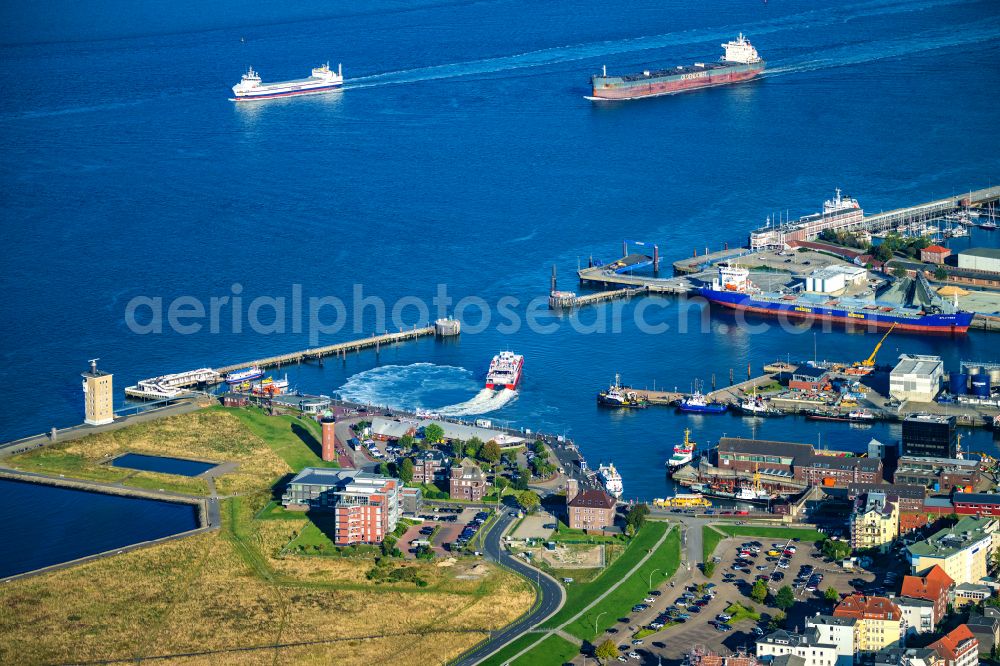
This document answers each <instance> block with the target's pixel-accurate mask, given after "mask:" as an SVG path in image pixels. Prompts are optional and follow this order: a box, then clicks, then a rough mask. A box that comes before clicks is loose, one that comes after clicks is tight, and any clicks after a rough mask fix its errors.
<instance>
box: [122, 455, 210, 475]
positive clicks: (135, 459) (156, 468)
mask: <svg viewBox="0 0 1000 666" xmlns="http://www.w3.org/2000/svg"><path fill="white" fill-rule="evenodd" d="M111 465H112V466H114V467H127V468H128V469H138V470H143V471H146V472H161V473H163V474H178V475H180V476H198V475H199V474H201V473H202V472H207V471H208V470H210V469H212V468H213V467H215V463H207V462H201V461H198V460H185V459H183V458H168V457H165V456H144V455H142V454H141V453H126V454H125V455H123V456H119V457H117V458H115V459H114V460H113V461H111Z"/></svg>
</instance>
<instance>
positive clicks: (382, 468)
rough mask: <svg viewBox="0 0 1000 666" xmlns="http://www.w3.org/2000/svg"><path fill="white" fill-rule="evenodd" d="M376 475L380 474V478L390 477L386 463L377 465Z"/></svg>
mask: <svg viewBox="0 0 1000 666" xmlns="http://www.w3.org/2000/svg"><path fill="white" fill-rule="evenodd" d="M378 473H379V474H381V475H382V476H392V475H391V474H390V473H389V465H387V464H386V463H379V466H378Z"/></svg>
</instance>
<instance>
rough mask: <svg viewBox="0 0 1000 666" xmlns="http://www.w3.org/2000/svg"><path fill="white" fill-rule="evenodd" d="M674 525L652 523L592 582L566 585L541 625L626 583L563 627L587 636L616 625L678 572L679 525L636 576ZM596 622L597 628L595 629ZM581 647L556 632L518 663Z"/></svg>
mask: <svg viewBox="0 0 1000 666" xmlns="http://www.w3.org/2000/svg"><path fill="white" fill-rule="evenodd" d="M668 529H670V526H669V525H668V524H667V523H663V522H647V524H646V525H645V526H644V527H643V529H642V530H641V531H640V532H639V534H638V535H637V536H636V537H635V538H633V539H632V540H631V541H630V542H629V545H628V547H627V548H626V549H625V552H623V553H622V554H621V555H620V556H619V557H618V558H617V559H616V560H615V561H614V563H612V564H611V565H610V566H609V567H607V568H606V569H605V570H604V571H603V572H602V573H601V574H600V575H599V576H597V577H596V578H594V579H593V580H592V581H590V582H587V583H580V584H577V583H571V584H570V585H568V586H567V587H566V603H565V604H564V605H563V607H562V608H561V609H560V610H559V612H558V613H556V614H555V615H553V616H552V618H550V619H549V620H548V621H546V622H544V623H543V624H542V625H541V628H543V629H555V628H557V627H561V626H562V625H564V624H565V623H566V622H568V621H569V620H570V619H571V618H573V617H574V616H576V615H578V614H579V613H580V612H581V611H582V610H583V609H584V608H585V607H586V606H587V605H588V604H590V603H592V602H593V601H594V600H595V599H597V598H598V597H599V596H601V595H602V594H604V592H606V591H607V590H608V588H610V587H611V586H612V585H614V584H615V583H617V582H618V581H621V580H622V579H623V578H624V582H622V584H621V585H620V586H618V587H617V588H616V589H615V590H614V591H613V592H611V593H610V594H608V595H607V596H606V597H604V598H603V599H602V600H601V601H600V602H599V603H598V604H596V605H595V606H593V607H592V608H591V609H589V610H588V611H587V612H586V613H584V614H583V615H582V616H580V617H579V618H577V619H576V620H574V621H572V622H570V623H569V624H566V626H565V627H563V630H564V631H566V632H567V633H569V634H571V635H573V636H576V637H577V638H579V639H581V640H582V641H583V640H586V641H592V640H593V639H594V638H595V637H596V636H598V635H600V634H602V633H604V631H605V630H606V629H607V628H608V627H610V626H612V625H613V624H615V622H617V621H618V618H619V617H622V616H623V615H627V614H628V613H629V612H630V610H631V608H632V606H634V605H635V604H636V603H639V602H640V601H641V600H642V599H643V597H645V596H646V593H647V592H648V591H649V590H650V589H651V588H650V581H651V582H652V588H654V589H655V588H656V587H659V586H660V585H662V584H663V583H664V582H665V581H667V580H668V579H669V578H670V577H671V576H673V574H674V573H675V572H676V571H677V568H678V567H679V566H680V558H681V538H680V532H679V531H678V530H676V529H674V530H672V531H671V533H670V534H668V535H667V537H666V539H664V541H663V543H662V544H660V546H659V547H658V548H657V549H656V551H655V552H654V553H653V555H652V556H651V557H650V558H649V559H648V560H647V561H646V562H645V563H644V564H643V565H642V566H641V567H639V568H638V569H637V570H636V571H634V572H633V573H632V574H631V575H628V572H629V571H631V570H632V569H633V568H634V567H635V566H636V564H637V563H638V562H639V561H640V560H642V558H643V557H645V556H646V554H647V553H648V552H649V551H650V549H651V548H653V546H654V545H655V544H656V542H657V541H658V540H659V539H660V537H661V536H663V534H664V533H665V532H666V531H667V530H668ZM595 621H596V623H597V631H596V632H595V631H594V624H595ZM538 638H539V636H538V634H528V635H526V636H522V637H521V638H519V639H517V640H516V641H514V642H512V643H511V644H510V645H508V646H506V647H504V648H503V649H502V650H500V651H499V652H497V653H496V654H494V655H493V656H491V657H490V658H488V659H487V660H486V661H484V662H483V664H484V666H500V665H501V664H504V663H506V662H508V661H509V660H510V659H511V658H512V657H513V656H514V655H516V654H517V653H519V652H520V651H521V650H523V649H525V648H526V647H528V646H529V645H532V644H534V643H535V642H537V641H538ZM578 652H579V647H578V646H576V645H572V644H570V643H569V642H568V641H566V640H565V639H563V638H561V637H559V636H550V637H549V638H547V639H545V640H544V641H542V642H541V643H539V644H538V645H537V646H536V647H535V648H533V649H532V650H530V651H529V652H527V653H525V654H524V655H522V656H521V657H520V658H519V659H517V660H515V661H514V662H512V663H514V664H524V665H528V664H532V665H534V664H539V665H545V664H552V665H556V664H561V663H563V662H565V661H567V660H568V659H570V658H572V657H573V656H575V655H576V654H577V653H578Z"/></svg>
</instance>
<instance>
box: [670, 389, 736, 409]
mask: <svg viewBox="0 0 1000 666" xmlns="http://www.w3.org/2000/svg"><path fill="white" fill-rule="evenodd" d="M677 409H679V410H680V411H682V412H688V413H690V414H722V413H723V412H725V411H726V410H727V409H729V407H728V405H726V404H725V403H722V402H714V401H709V400H707V399H706V398H705V396H704V395H703V394H702V393H701V391H699V390H697V389H695V392H694V393H692V394H691V395H689V396H688V397H686V398H684V399H683V400H681V401H680V404H678V405H677Z"/></svg>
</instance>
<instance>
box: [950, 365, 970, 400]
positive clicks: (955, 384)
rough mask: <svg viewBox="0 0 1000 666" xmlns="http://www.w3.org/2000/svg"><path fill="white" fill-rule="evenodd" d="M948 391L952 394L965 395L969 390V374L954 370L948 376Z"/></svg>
mask: <svg viewBox="0 0 1000 666" xmlns="http://www.w3.org/2000/svg"><path fill="white" fill-rule="evenodd" d="M948 391H949V393H951V394H952V395H965V394H966V393H968V392H969V375H967V374H965V373H964V372H957V371H955V372H952V373H951V375H949V376H948Z"/></svg>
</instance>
